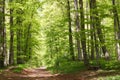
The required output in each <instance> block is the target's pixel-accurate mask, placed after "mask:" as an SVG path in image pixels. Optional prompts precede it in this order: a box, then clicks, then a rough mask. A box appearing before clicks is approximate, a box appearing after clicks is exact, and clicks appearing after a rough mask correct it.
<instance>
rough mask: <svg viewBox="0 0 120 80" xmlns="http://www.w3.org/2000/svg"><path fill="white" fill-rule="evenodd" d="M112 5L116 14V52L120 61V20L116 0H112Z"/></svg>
mask: <svg viewBox="0 0 120 80" xmlns="http://www.w3.org/2000/svg"><path fill="white" fill-rule="evenodd" d="M112 5H113V14H114V30H115V40H117V42H116V50H117V51H116V52H117V57H118V60H119V61H120V42H119V40H120V22H119V16H118V11H117V9H116V0H112Z"/></svg>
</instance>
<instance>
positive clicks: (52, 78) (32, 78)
mask: <svg viewBox="0 0 120 80" xmlns="http://www.w3.org/2000/svg"><path fill="white" fill-rule="evenodd" d="M102 74H103V73H102ZM106 74H107V75H108V73H104V75H106ZM109 74H110V75H111V73H109ZM104 75H102V76H104ZM98 76H101V74H100V73H98V72H97V71H84V72H79V73H75V74H63V75H62V74H51V73H50V72H49V71H47V70H46V68H45V67H40V68H36V69H24V70H23V71H22V72H21V73H14V72H12V71H11V70H10V69H7V70H5V71H4V72H2V73H1V74H0V80H97V77H98Z"/></svg>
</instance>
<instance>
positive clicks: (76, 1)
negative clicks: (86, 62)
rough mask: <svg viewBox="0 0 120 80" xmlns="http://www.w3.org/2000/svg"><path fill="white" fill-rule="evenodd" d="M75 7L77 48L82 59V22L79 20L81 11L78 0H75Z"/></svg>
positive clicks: (79, 57)
mask: <svg viewBox="0 0 120 80" xmlns="http://www.w3.org/2000/svg"><path fill="white" fill-rule="evenodd" d="M74 7H75V22H76V34H77V36H76V40H77V50H78V59H79V60H82V52H81V50H80V38H79V37H80V22H79V13H78V0H74Z"/></svg>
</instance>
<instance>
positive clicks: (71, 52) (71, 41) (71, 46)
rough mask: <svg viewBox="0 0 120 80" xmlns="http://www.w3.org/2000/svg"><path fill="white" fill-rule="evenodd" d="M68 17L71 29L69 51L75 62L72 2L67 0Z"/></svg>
mask: <svg viewBox="0 0 120 80" xmlns="http://www.w3.org/2000/svg"><path fill="white" fill-rule="evenodd" d="M67 5H68V6H67V9H68V10H67V11H68V12H67V15H68V27H69V50H70V56H71V58H72V60H75V57H74V48H73V37H72V28H71V15H70V2H69V0H67Z"/></svg>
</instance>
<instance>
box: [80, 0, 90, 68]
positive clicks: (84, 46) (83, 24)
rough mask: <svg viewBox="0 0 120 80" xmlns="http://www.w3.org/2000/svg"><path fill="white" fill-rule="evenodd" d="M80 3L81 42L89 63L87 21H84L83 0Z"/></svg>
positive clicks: (87, 63)
mask: <svg viewBox="0 0 120 80" xmlns="http://www.w3.org/2000/svg"><path fill="white" fill-rule="evenodd" d="M79 4H80V25H81V33H80V34H81V44H82V50H83V56H84V64H85V65H86V66H88V65H89V59H88V56H87V51H86V32H85V22H84V9H83V0H79Z"/></svg>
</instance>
